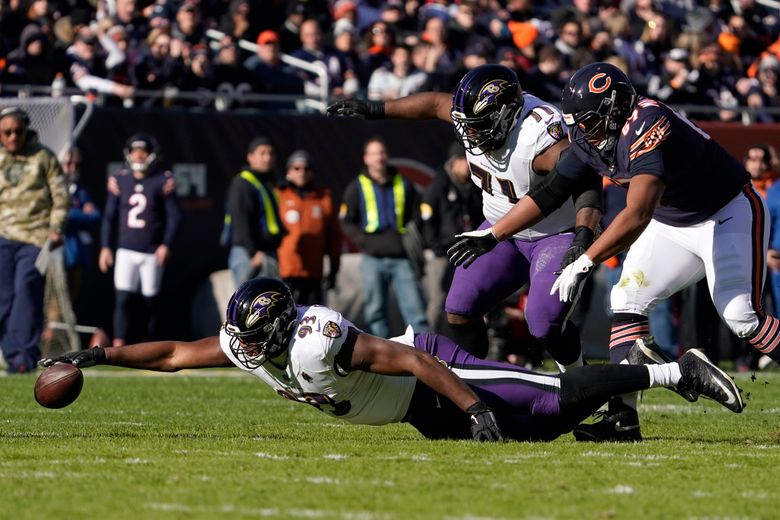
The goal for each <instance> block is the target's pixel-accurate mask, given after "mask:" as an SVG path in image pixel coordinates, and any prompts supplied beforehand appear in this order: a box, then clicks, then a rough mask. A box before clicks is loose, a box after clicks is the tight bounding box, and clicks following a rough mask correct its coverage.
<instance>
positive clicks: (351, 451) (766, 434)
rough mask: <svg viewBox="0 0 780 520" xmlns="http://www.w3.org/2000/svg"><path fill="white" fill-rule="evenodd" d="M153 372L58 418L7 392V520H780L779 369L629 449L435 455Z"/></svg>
mask: <svg viewBox="0 0 780 520" xmlns="http://www.w3.org/2000/svg"><path fill="white" fill-rule="evenodd" d="M142 374H148V373H145V372H139V371H116V370H111V371H107V370H101V369H88V370H86V371H85V375H86V377H85V383H84V390H83V392H82V394H81V396H80V397H79V399H78V400H77V401H76V402H75V403H74V404H73V405H71V406H70V407H68V408H65V409H63V410H46V409H44V408H41V407H40V406H38V405H37V404H36V403H35V401H34V400H33V397H32V388H33V384H34V378H33V377H29V376H27V377H25V376H15V377H0V396H1V397H0V518H9V519H24V518H30V519H43V518H57V519H71V518H84V519H103V518H110V519H114V518H117V519H125V518H126V519H133V520H141V519H146V518H170V519H174V518H188V519H189V518H257V517H259V518H264V517H273V518H351V519H375V518H398V519H402V518H448V519H487V518H562V519H569V518H596V519H609V518H627V519H628V518H664V519H665V518H697V519H704V518H707V519H715V518H733V519H737V518H739V519H742V518H778V517H780V505H778V500H777V499H778V497H779V496H780V490H779V489H778V487H779V486H780V484H779V483H778V476H780V438H779V437H778V431H779V430H780V425H779V422H780V421H778V410H780V407H778V405H777V404H776V403H777V402H778V400H780V374H778V373H777V372H774V373H759V374H757V379H756V380H755V381H751V380H750V378H749V376H744V377H741V376H740V377H738V382H739V384H740V386H742V387H743V388H744V392H745V395H747V394H748V392H749V394H750V395H749V399H748V407H747V409H746V410H745V411H744V412H743V413H742V414H741V415H736V414H732V413H730V412H728V411H727V410H725V409H724V408H721V407H720V406H718V405H716V404H715V403H712V402H710V401H705V402H699V403H696V404H688V403H686V402H685V401H683V400H682V399H680V398H679V397H678V396H676V395H675V394H673V393H672V392H669V391H667V390H663V389H658V390H652V391H649V392H646V393H645V396H644V400H643V401H642V405H641V408H640V410H641V412H642V420H643V422H642V430H643V433H644V435H645V438H646V440H645V442H643V443H641V444H631V445H618V444H606V445H605V444H593V443H577V442H574V439H573V437H572V436H571V435H567V436H565V437H563V438H561V439H559V440H557V441H555V442H552V443H539V444H530V443H515V442H510V443H504V444H477V443H472V442H450V441H447V442H444V441H438V442H432V441H427V440H425V439H423V438H421V437H420V436H419V435H418V434H417V432H416V431H415V430H414V429H412V428H411V427H409V426H407V425H392V426H386V427H381V428H380V427H358V426H351V425H348V424H347V423H344V422H339V421H336V420H334V419H330V418H329V417H327V416H326V415H324V414H322V413H320V412H318V411H316V410H314V409H313V408H310V407H308V406H306V405H301V404H296V403H292V402H289V401H286V400H284V399H281V398H279V397H277V396H275V395H274V394H273V392H272V391H270V390H269V389H267V388H266V387H265V386H264V385H263V384H262V383H260V382H259V381H256V380H254V379H253V378H251V377H250V376H244V375H241V374H239V375H238V376H237V377H236V374H235V373H234V372H230V371H201V372H199V373H197V374H196V373H193V372H190V373H188V374H177V375H159V376H158V375H155V376H153V377H140V376H141V375H142ZM200 374H203V375H200ZM204 376H207V377H204Z"/></svg>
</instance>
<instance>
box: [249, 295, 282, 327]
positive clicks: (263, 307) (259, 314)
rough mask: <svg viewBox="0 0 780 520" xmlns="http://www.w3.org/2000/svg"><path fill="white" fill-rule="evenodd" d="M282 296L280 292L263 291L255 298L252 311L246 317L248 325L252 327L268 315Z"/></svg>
mask: <svg viewBox="0 0 780 520" xmlns="http://www.w3.org/2000/svg"><path fill="white" fill-rule="evenodd" d="M281 298H282V295H281V294H279V293H278V292H274V291H267V292H264V293H261V294H259V295H258V296H257V298H255V299H254V301H253V302H252V305H251V307H250V308H251V309H252V311H251V312H250V313H249V315H248V316H247V317H246V327H247V328H251V327H252V325H254V324H255V323H257V321H258V320H259V319H260V318H263V317H265V316H266V315H268V311H269V310H270V309H271V308H272V307H273V306H274V304H275V303H276V302H277V301H279V300H280V299H281Z"/></svg>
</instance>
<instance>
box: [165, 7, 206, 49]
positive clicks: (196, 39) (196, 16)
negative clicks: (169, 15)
mask: <svg viewBox="0 0 780 520" xmlns="http://www.w3.org/2000/svg"><path fill="white" fill-rule="evenodd" d="M171 37H172V40H171V56H173V57H174V58H179V57H180V56H181V57H184V58H185V59H186V58H188V57H189V54H190V51H191V50H192V47H193V46H195V45H198V44H200V43H205V42H206V27H205V26H204V25H203V19H202V17H201V12H200V8H199V7H198V3H197V2H196V0H184V1H183V2H182V3H181V7H179V10H178V11H177V12H176V23H175V24H174V25H173V30H172V31H171Z"/></svg>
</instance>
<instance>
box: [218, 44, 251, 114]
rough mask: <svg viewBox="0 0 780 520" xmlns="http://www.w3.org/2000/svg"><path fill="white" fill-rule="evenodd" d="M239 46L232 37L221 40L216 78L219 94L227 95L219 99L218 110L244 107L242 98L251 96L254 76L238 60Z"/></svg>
mask: <svg viewBox="0 0 780 520" xmlns="http://www.w3.org/2000/svg"><path fill="white" fill-rule="evenodd" d="M238 58H239V54H238V46H237V45H236V42H235V41H234V40H233V38H232V37H231V36H223V37H222V38H221V39H220V40H219V50H218V51H217V55H216V56H215V58H214V77H215V78H216V80H217V82H218V83H217V88H216V90H217V92H218V93H219V94H225V96H224V97H220V98H217V109H218V110H225V109H226V108H228V107H229V106H234V105H236V104H238V105H243V104H244V103H243V102H242V101H241V97H242V95H243V94H250V93H251V92H252V91H253V90H254V88H253V82H254V76H253V75H252V73H251V72H249V71H248V70H246V68H244V67H243V66H242V64H241V62H240V61H239V60H238Z"/></svg>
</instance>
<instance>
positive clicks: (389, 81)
mask: <svg viewBox="0 0 780 520" xmlns="http://www.w3.org/2000/svg"><path fill="white" fill-rule="evenodd" d="M390 59H391V62H392V67H391V68H389V69H388V68H385V67H384V66H382V67H379V68H378V69H376V70H375V71H374V73H373V74H372V75H371V80H370V81H369V82H368V99H371V100H382V101H384V100H386V99H394V98H397V97H402V96H408V95H409V94H414V93H415V92H419V91H420V89H421V88H422V87H423V85H424V84H425V81H426V80H427V79H428V75H427V74H426V73H424V72H423V71H421V70H416V69H415V68H414V65H413V64H412V51H411V49H409V48H408V47H406V46H405V45H399V46H398V47H396V48H395V49H393V54H392V56H391V58H390Z"/></svg>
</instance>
